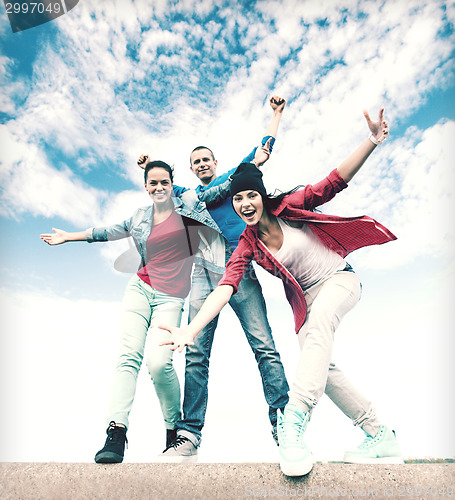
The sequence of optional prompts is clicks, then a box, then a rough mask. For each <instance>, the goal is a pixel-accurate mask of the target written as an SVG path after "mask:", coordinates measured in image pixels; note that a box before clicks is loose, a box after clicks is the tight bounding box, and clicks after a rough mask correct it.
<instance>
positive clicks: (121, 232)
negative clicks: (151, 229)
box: [85, 217, 133, 243]
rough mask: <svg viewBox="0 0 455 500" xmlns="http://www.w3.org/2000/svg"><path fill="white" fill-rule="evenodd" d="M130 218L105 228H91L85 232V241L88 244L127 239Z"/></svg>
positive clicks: (130, 223)
mask: <svg viewBox="0 0 455 500" xmlns="http://www.w3.org/2000/svg"><path fill="white" fill-rule="evenodd" d="M132 219H133V218H132V217H131V218H130V219H127V220H124V221H123V222H122V223H121V224H114V225H112V226H106V227H91V228H89V229H87V230H86V231H85V239H86V241H87V242H88V243H93V242H99V241H112V240H120V239H122V238H128V236H130V229H131V225H132Z"/></svg>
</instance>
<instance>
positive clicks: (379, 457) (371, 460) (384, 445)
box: [343, 425, 403, 464]
mask: <svg viewBox="0 0 455 500" xmlns="http://www.w3.org/2000/svg"><path fill="white" fill-rule="evenodd" d="M343 461H344V462H345V463H347V464H402V463H403V458H402V457H401V451H400V446H399V444H398V441H397V438H396V437H395V432H394V431H392V430H390V429H389V428H388V427H386V426H385V425H381V427H380V428H379V431H378V432H377V433H376V435H375V436H370V435H369V434H367V437H366V439H365V441H364V442H363V443H362V444H361V445H359V446H358V447H357V448H356V449H355V450H351V451H347V452H346V453H345V455H344V459H343Z"/></svg>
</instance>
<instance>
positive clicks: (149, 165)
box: [144, 160, 174, 184]
mask: <svg viewBox="0 0 455 500" xmlns="http://www.w3.org/2000/svg"><path fill="white" fill-rule="evenodd" d="M152 168H164V170H166V172H167V173H168V174H169V178H170V179H171V183H172V184H174V169H173V168H172V167H171V166H170V165H168V164H167V163H165V162H164V161H160V160H155V161H149V162H148V163H147V165H146V166H145V168H144V181H145V183H146V184H147V177H148V175H149V172H150V170H152Z"/></svg>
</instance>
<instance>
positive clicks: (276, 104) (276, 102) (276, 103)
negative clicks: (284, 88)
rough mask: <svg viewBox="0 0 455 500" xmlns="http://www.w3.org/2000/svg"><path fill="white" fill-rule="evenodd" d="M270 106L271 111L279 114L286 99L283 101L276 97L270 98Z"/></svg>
mask: <svg viewBox="0 0 455 500" xmlns="http://www.w3.org/2000/svg"><path fill="white" fill-rule="evenodd" d="M270 106H271V107H272V109H273V111H278V112H281V111H283V109H284V107H285V106H286V99H283V98H282V97H280V96H278V95H274V96H272V97H271V98H270Z"/></svg>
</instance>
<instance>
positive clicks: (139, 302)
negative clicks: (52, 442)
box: [107, 275, 184, 429]
mask: <svg viewBox="0 0 455 500" xmlns="http://www.w3.org/2000/svg"><path fill="white" fill-rule="evenodd" d="M183 304H184V299H181V298H178V297H172V296H171V295H168V294H167V293H164V292H160V291H159V290H156V289H155V288H152V287H151V286H150V285H147V283H144V282H143V281H142V280H141V279H140V278H139V277H138V276H137V275H134V276H133V277H132V278H131V280H130V281H129V283H128V286H127V288H126V292H125V296H124V299H123V304H122V314H121V319H120V350H119V357H118V361H117V366H116V368H115V372H114V379H113V382H112V389H111V396H110V403H109V413H108V415H109V418H108V419H107V421H108V422H110V421H111V420H113V421H114V422H116V423H118V424H123V425H125V427H127V428H128V426H129V422H128V416H129V413H130V411H131V407H132V406H133V400H134V396H135V393H136V381H137V376H138V374H139V370H140V368H141V365H142V359H143V357H144V350H145V343H146V338H147V335H148V336H149V339H148V342H147V356H146V362H147V368H148V370H149V373H150V377H151V379H152V380H153V383H154V385H155V390H156V394H157V396H158V399H159V402H160V406H161V411H162V413H163V417H164V423H165V427H166V429H174V427H175V424H176V422H177V421H178V420H179V419H180V417H181V414H180V383H179V380H178V378H177V373H176V372H175V370H174V366H173V364H172V354H173V352H174V351H171V349H170V347H169V346H160V345H159V344H160V342H162V341H164V340H167V339H169V338H170V333H169V332H166V331H165V330H161V329H159V328H158V325H160V324H167V325H169V326H179V325H180V319H181V315H182V310H183Z"/></svg>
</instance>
